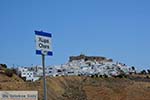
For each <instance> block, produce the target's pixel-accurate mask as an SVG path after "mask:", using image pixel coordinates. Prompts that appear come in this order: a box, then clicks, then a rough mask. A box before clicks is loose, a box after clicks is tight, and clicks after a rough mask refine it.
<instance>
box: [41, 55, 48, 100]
mask: <svg viewBox="0 0 150 100" xmlns="http://www.w3.org/2000/svg"><path fill="white" fill-rule="evenodd" d="M42 66H43V86H44V90H43V91H44V100H47V88H46V76H45V55H44V54H42Z"/></svg>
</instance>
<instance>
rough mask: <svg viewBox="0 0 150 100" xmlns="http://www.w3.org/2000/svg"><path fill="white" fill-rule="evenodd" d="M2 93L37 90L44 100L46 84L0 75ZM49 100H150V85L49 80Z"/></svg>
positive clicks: (109, 80)
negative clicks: (4, 91)
mask: <svg viewBox="0 0 150 100" xmlns="http://www.w3.org/2000/svg"><path fill="white" fill-rule="evenodd" d="M0 90H37V91H38V92H39V100H43V81H42V80H40V81H37V82H24V81H23V80H22V79H20V78H19V77H18V76H16V75H15V74H13V76H12V77H8V76H6V75H4V74H0ZM47 90H48V92H47V93H48V94H47V95H48V100H150V99H149V98H150V82H148V81H146V82H144V81H140V80H139V81H134V80H130V79H127V78H90V77H79V76H68V77H67V76H66V77H53V78H50V77H48V78H47Z"/></svg>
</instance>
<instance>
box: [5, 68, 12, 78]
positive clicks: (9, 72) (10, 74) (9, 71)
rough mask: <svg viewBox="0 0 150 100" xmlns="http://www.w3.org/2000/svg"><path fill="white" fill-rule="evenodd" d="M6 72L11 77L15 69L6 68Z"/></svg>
mask: <svg viewBox="0 0 150 100" xmlns="http://www.w3.org/2000/svg"><path fill="white" fill-rule="evenodd" d="M5 74H6V75H7V76H9V77H12V76H13V71H12V70H11V69H6V70H5Z"/></svg>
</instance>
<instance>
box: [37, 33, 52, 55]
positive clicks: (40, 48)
mask: <svg viewBox="0 0 150 100" xmlns="http://www.w3.org/2000/svg"><path fill="white" fill-rule="evenodd" d="M35 35H36V54H45V55H52V47H51V34H50V33H46V32H42V31H35Z"/></svg>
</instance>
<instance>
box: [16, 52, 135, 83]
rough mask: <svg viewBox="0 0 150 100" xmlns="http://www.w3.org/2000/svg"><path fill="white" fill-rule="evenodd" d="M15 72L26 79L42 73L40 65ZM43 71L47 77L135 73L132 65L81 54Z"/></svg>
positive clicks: (36, 76)
mask: <svg viewBox="0 0 150 100" xmlns="http://www.w3.org/2000/svg"><path fill="white" fill-rule="evenodd" d="M16 72H17V74H18V75H19V76H20V77H22V78H24V79H25V80H26V81H36V80H39V79H40V77H41V76H42V75H43V69H42V66H35V67H18V68H17V69H16ZM45 72H46V76H47V77H56V76H93V75H96V76H97V77H112V76H119V75H122V74H123V75H128V74H130V73H135V72H136V70H135V68H133V67H131V68H130V67H129V66H127V65H126V64H123V63H120V62H114V61H113V60H112V59H107V58H105V57H100V56H85V55H83V54H81V55H79V56H71V57H69V62H68V63H66V64H62V65H56V66H47V67H46V68H45Z"/></svg>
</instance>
